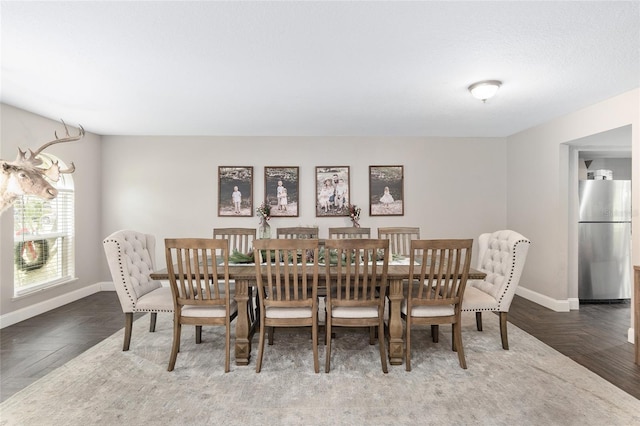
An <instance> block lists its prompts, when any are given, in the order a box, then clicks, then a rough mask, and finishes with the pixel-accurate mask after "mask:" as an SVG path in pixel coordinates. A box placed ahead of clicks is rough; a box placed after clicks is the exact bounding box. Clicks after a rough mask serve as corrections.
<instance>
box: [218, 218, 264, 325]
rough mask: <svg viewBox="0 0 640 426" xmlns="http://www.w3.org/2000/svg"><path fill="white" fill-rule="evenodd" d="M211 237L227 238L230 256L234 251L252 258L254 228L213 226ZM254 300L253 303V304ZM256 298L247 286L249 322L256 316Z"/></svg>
mask: <svg viewBox="0 0 640 426" xmlns="http://www.w3.org/2000/svg"><path fill="white" fill-rule="evenodd" d="M213 238H214V239H223V240H229V252H230V256H231V255H232V254H233V252H234V251H237V252H238V253H241V254H243V255H248V256H250V257H251V259H253V241H254V240H255V239H256V229H255V228H213ZM229 283H230V288H231V294H232V296H233V295H234V294H235V281H234V280H231V281H230V282H229ZM254 302H255V304H254ZM256 308H257V300H254V297H253V288H252V287H249V300H248V301H247V309H248V312H249V318H250V319H251V322H252V323H253V321H254V320H255V318H256V312H255V310H256Z"/></svg>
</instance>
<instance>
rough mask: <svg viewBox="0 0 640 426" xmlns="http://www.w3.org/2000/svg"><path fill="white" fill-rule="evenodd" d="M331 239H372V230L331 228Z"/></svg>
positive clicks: (348, 227) (353, 227)
mask: <svg viewBox="0 0 640 426" xmlns="http://www.w3.org/2000/svg"><path fill="white" fill-rule="evenodd" d="M329 238H371V228H356V227H355V226H345V227H340V228H329Z"/></svg>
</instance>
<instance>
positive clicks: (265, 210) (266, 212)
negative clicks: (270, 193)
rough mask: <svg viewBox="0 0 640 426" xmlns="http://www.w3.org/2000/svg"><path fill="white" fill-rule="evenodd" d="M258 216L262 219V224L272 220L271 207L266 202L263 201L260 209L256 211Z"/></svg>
mask: <svg viewBox="0 0 640 426" xmlns="http://www.w3.org/2000/svg"><path fill="white" fill-rule="evenodd" d="M256 216H258V217H259V218H260V222H261V223H262V222H266V221H268V220H269V219H271V206H270V205H269V204H268V203H267V202H266V201H263V202H262V204H260V207H258V208H257V209H256Z"/></svg>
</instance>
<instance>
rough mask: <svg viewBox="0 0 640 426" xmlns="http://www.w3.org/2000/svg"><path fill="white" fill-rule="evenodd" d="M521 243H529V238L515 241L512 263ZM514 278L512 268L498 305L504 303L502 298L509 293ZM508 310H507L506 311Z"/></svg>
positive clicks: (514, 261)
mask: <svg viewBox="0 0 640 426" xmlns="http://www.w3.org/2000/svg"><path fill="white" fill-rule="evenodd" d="M520 243H527V244H529V240H518V241H516V242H515V244H514V245H513V258H512V259H511V264H512V265H514V264H515V263H516V252H517V251H518V250H516V249H517V247H518V244H520ZM512 279H513V268H511V271H510V272H509V280H508V281H507V285H506V286H505V291H503V292H502V294H501V295H500V299H499V300H498V305H501V304H502V299H503V298H504V295H505V294H507V292H508V290H509V286H510V285H511V280H512ZM505 312H506V311H505Z"/></svg>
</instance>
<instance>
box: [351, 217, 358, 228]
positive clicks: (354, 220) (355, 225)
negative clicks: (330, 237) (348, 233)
mask: <svg viewBox="0 0 640 426" xmlns="http://www.w3.org/2000/svg"><path fill="white" fill-rule="evenodd" d="M351 222H353V227H354V228H360V223H358V219H351Z"/></svg>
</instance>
